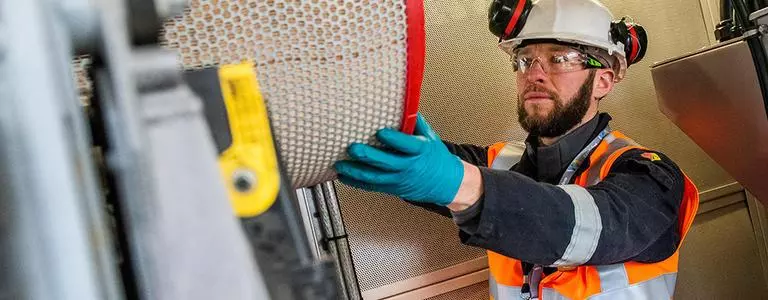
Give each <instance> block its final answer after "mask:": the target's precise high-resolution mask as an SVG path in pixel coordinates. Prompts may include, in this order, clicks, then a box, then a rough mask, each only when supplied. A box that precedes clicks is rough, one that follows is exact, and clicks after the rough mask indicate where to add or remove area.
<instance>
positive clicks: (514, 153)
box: [491, 142, 525, 171]
mask: <svg viewBox="0 0 768 300" xmlns="http://www.w3.org/2000/svg"><path fill="white" fill-rule="evenodd" d="M524 152H525V144H522V143H514V142H509V143H506V144H505V145H504V148H501V151H499V155H497V156H496V158H494V159H493V163H492V164H491V169H494V170H504V171H507V170H509V169H511V168H512V167H513V166H515V165H516V164H517V163H518V162H520V159H522V157H523V153H524Z"/></svg>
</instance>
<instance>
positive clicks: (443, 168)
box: [335, 114, 464, 206]
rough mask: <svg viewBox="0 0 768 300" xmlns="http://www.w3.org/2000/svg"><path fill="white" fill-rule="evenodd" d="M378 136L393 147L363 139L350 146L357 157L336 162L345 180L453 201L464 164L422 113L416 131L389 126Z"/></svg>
mask: <svg viewBox="0 0 768 300" xmlns="http://www.w3.org/2000/svg"><path fill="white" fill-rule="evenodd" d="M376 138H378V139H379V141H381V143H382V144H384V145H386V146H388V147H389V148H388V149H379V148H375V147H372V146H369V145H365V144H359V143H355V144H352V145H351V146H349V149H348V153H349V156H350V157H351V158H352V159H353V160H347V161H340V162H337V163H336V165H335V167H336V172H337V173H339V179H340V180H341V182H343V183H345V184H347V185H350V186H353V187H357V188H360V189H364V190H368V191H374V192H381V193H387V194H391V195H395V196H398V197H401V198H404V199H407V200H410V201H418V202H427V203H434V204H438V205H442V206H447V205H448V204H450V203H451V201H453V198H454V197H455V196H456V193H457V192H458V190H459V186H460V185H461V181H462V179H463V177H464V166H463V165H462V163H461V160H460V159H459V158H458V157H457V156H455V155H453V154H452V153H450V152H449V151H448V148H446V147H445V144H443V142H442V141H441V140H440V137H439V136H438V135H437V133H435V132H434V131H433V130H432V128H430V126H429V124H428V123H427V121H426V120H425V119H424V117H423V116H422V115H421V114H419V116H418V118H417V121H416V129H415V131H414V135H408V134H405V133H402V132H399V131H396V130H393V129H390V128H385V129H381V130H379V131H378V132H377V133H376Z"/></svg>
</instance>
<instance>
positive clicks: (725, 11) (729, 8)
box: [720, 0, 733, 22]
mask: <svg viewBox="0 0 768 300" xmlns="http://www.w3.org/2000/svg"><path fill="white" fill-rule="evenodd" d="M732 18H733V4H731V0H720V21H721V22H722V21H725V20H730V19H732Z"/></svg>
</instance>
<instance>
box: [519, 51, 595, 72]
mask: <svg viewBox="0 0 768 300" xmlns="http://www.w3.org/2000/svg"><path fill="white" fill-rule="evenodd" d="M510 60H511V61H512V66H513V67H514V70H515V72H522V73H523V74H525V73H528V71H530V70H531V68H533V65H534V63H536V62H539V65H541V68H542V69H543V70H544V72H546V73H547V74H560V73H568V72H574V71H581V70H584V69H600V68H605V65H604V64H602V63H601V62H600V61H599V60H597V59H596V58H594V57H592V56H590V55H588V54H586V53H583V52H581V51H579V50H576V49H573V48H563V49H549V50H544V51H534V50H532V49H528V48H527V47H523V48H519V49H517V50H515V51H514V52H513V55H512V56H511V57H510Z"/></svg>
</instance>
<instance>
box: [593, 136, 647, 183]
mask: <svg viewBox="0 0 768 300" xmlns="http://www.w3.org/2000/svg"><path fill="white" fill-rule="evenodd" d="M604 141H605V142H606V143H608V149H606V151H605V152H604V153H603V155H601V156H600V157H599V158H598V159H597V161H595V164H594V165H591V166H589V171H588V172H587V174H586V176H587V186H591V185H595V184H597V183H598V182H600V181H601V178H600V170H601V169H602V168H603V165H605V163H606V162H607V161H608V157H610V156H611V154H613V153H614V152H616V151H618V150H619V149H621V148H624V147H627V146H639V145H638V144H637V143H635V141H633V140H631V139H628V138H617V137H616V136H615V135H613V133H611V134H609V135H608V136H606V137H605V139H604Z"/></svg>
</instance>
